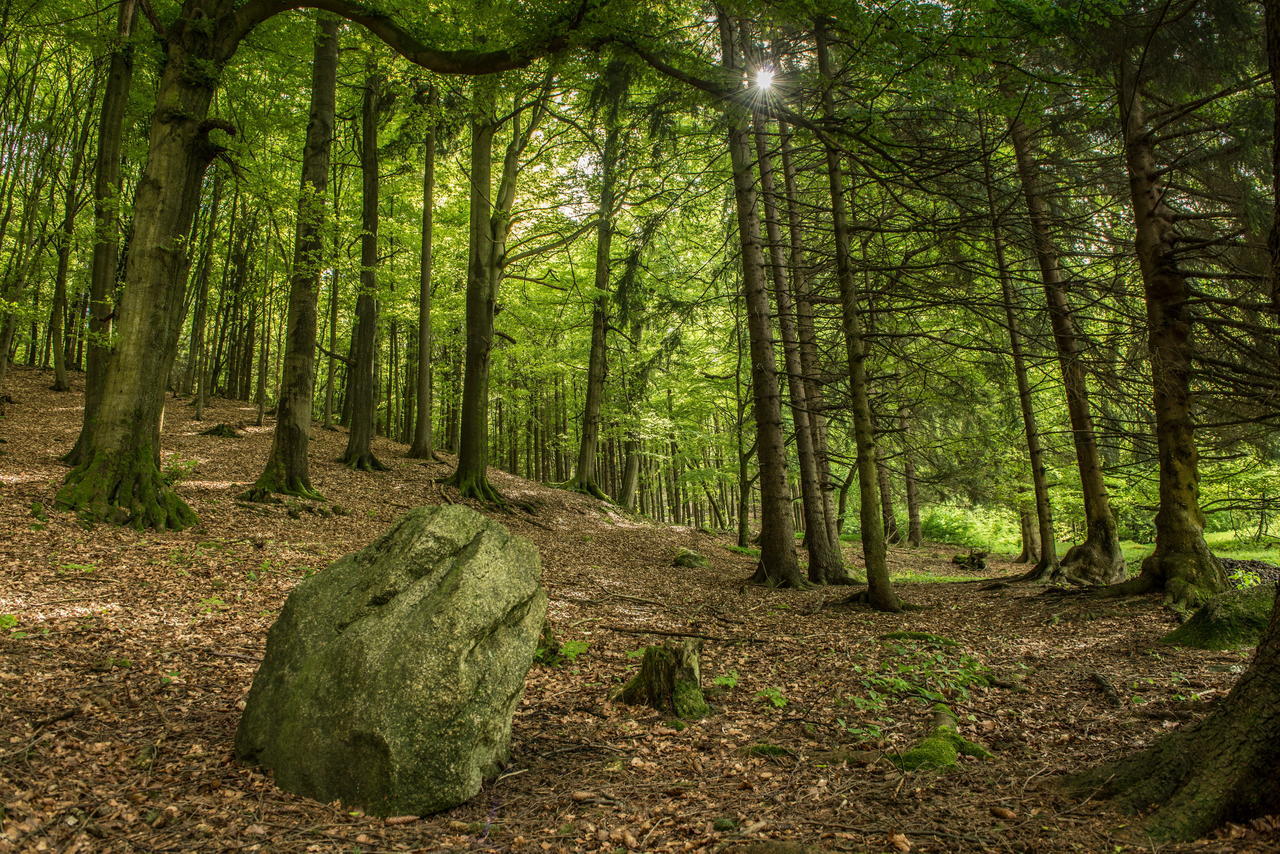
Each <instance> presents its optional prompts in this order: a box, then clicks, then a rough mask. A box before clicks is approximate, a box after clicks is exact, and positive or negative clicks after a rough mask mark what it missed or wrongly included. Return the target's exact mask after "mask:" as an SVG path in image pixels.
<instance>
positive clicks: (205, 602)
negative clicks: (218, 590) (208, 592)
mask: <svg viewBox="0 0 1280 854" xmlns="http://www.w3.org/2000/svg"><path fill="white" fill-rule="evenodd" d="M229 607H231V606H230V605H228V604H227V603H226V602H225V601H223V599H222V597H221V596H206V597H205V598H203V599H201V600H200V610H201V611H202V612H204V613H206V614H212V613H213V612H214V611H225V610H226V609H227V608H229Z"/></svg>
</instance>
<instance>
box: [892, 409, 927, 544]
mask: <svg viewBox="0 0 1280 854" xmlns="http://www.w3.org/2000/svg"><path fill="white" fill-rule="evenodd" d="M898 429H899V430H901V431H902V445H903V450H902V479H903V483H904V486H905V489H906V498H907V545H909V546H911V547H912V548H918V547H919V546H920V545H921V544H923V543H924V533H923V532H922V531H921V528H920V498H919V496H918V494H917V487H916V464H915V460H914V459H913V458H912V454H911V443H910V442H909V441H907V437H908V436H909V435H910V433H911V415H910V412H909V411H908V409H907V407H905V406H904V407H902V408H901V409H899V410H898Z"/></svg>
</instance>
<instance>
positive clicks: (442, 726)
mask: <svg viewBox="0 0 1280 854" xmlns="http://www.w3.org/2000/svg"><path fill="white" fill-rule="evenodd" d="M540 576H541V571H540V568H539V562H538V553H537V551H536V549H535V548H534V547H533V545H532V544H531V543H529V542H528V541H526V540H524V539H523V538H520V537H516V536H512V535H511V534H509V533H508V532H507V530H506V529H505V528H503V527H502V526H501V525H498V524H497V523H495V522H492V521H490V520H489V519H486V518H485V517H484V516H481V515H480V514H479V513H476V512H475V511H473V510H470V509H468V508H466V507H461V506H456V505H447V506H443V507H423V508H419V509H417V510H414V511H412V512H410V513H408V514H406V515H405V516H403V517H402V518H401V519H400V520H399V521H398V522H397V523H396V524H395V525H394V526H393V527H392V529H391V530H390V531H389V532H388V533H387V534H386V535H384V536H383V537H382V538H381V539H379V540H378V541H377V542H375V543H373V544H372V545H370V546H369V547H367V548H365V549H364V550H363V551H360V552H357V553H355V554H351V555H347V556H346V557H344V558H341V559H340V560H338V561H336V562H335V563H333V564H331V565H330V566H329V567H328V568H326V569H325V570H324V571H322V572H319V573H317V574H315V575H313V576H311V577H310V578H307V579H305V580H303V581H302V582H301V583H300V584H298V586H297V587H296V588H294V591H293V593H292V594H290V596H289V599H288V601H286V602H285V606H284V610H283V611H282V612H281V614H280V618H279V620H277V621H276V624H275V625H274V626H272V628H271V632H270V634H269V635H268V637H267V649H266V655H265V657H264V659H263V662H262V665H261V667H259V669H258V673H257V676H256V677H255V678H254V681H253V689H252V690H251V691H250V693H249V700H248V703H247V706H246V708H245V711H244V715H243V717H242V718H241V720H240V728H239V731H238V732H237V734H236V755H237V756H238V757H240V758H241V759H244V760H246V761H248V762H251V763H254V764H258V765H263V766H266V767H267V768H270V769H271V770H272V771H273V772H274V773H275V779H276V783H277V784H278V785H279V786H280V788H282V789H286V790H288V791H291V792H296V793H298V794H302V795H306V796H308V797H312V798H315V799H317V800H321V801H332V800H340V801H342V802H344V803H345V804H348V805H349V806H353V807H360V808H362V809H364V810H365V811H366V812H368V813H371V814H374V815H425V814H427V813H432V812H437V811H439V810H442V809H446V808H448V807H451V806H454V805H456V804H459V803H462V802H463V801H465V800H467V799H469V798H471V797H473V796H474V795H475V794H476V793H477V792H479V791H480V787H481V785H482V783H483V781H484V780H485V779H487V778H489V777H491V776H492V775H493V774H495V773H496V772H497V770H498V767H499V765H500V763H501V762H503V761H504V759H505V758H506V751H507V744H508V741H509V739H510V734H511V719H512V715H513V713H514V712H515V707H516V703H517V701H518V700H519V698H520V694H521V692H522V691H523V689H524V679H525V675H526V673H527V672H528V669H529V665H530V663H531V662H532V660H533V652H534V649H535V647H536V646H537V643H538V634H539V631H540V629H541V628H542V625H543V622H544V619H545V615H546V605H547V598H546V594H545V593H544V592H543V590H542V584H541V577H540Z"/></svg>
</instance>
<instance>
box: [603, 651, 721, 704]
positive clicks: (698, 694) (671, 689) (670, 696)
mask: <svg viewBox="0 0 1280 854" xmlns="http://www.w3.org/2000/svg"><path fill="white" fill-rule="evenodd" d="M701 650H702V641H700V640H697V639H695V638H686V639H685V640H683V641H681V642H680V644H679V645H678V646H676V645H664V646H651V647H648V648H647V649H645V651H644V658H643V659H642V660H641V661H640V672H639V673H637V674H636V675H635V677H633V678H632V679H631V681H630V682H628V683H627V684H626V685H624V686H623V687H622V689H621V690H620V691H619V692H618V700H619V702H623V703H626V704H628V705H631V706H649V707H651V708H654V709H657V710H658V711H660V712H663V713H664V714H668V715H674V716H676V717H677V718H682V719H684V720H696V719H698V718H701V717H703V716H705V715H706V714H707V712H708V711H710V709H709V708H708V707H707V701H706V699H705V698H704V697H703V694H702V673H701V668H700V666H699V662H698V656H699V653H700V652H701Z"/></svg>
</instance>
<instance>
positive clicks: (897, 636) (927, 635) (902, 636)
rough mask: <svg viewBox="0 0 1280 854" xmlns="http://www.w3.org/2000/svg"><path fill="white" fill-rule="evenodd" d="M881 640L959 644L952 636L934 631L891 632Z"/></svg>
mask: <svg viewBox="0 0 1280 854" xmlns="http://www.w3.org/2000/svg"><path fill="white" fill-rule="evenodd" d="M880 640H882V641H887V640H909V641H919V642H920V643H925V644H932V645H933V646H959V645H960V644H959V643H958V642H957V641H953V640H952V639H951V638H944V637H943V636H942V635H935V634H933V633H932V632H889V633H888V634H887V635H881V636H880Z"/></svg>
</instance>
